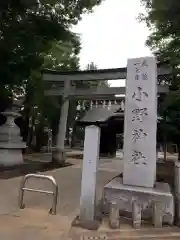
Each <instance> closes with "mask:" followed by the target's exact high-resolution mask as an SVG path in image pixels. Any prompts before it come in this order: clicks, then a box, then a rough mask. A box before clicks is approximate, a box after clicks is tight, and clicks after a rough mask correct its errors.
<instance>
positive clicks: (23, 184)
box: [19, 174, 58, 215]
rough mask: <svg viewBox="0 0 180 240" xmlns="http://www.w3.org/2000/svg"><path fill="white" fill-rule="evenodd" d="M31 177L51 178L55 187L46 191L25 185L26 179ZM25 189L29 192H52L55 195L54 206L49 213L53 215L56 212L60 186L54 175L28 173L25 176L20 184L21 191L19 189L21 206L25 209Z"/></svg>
mask: <svg viewBox="0 0 180 240" xmlns="http://www.w3.org/2000/svg"><path fill="white" fill-rule="evenodd" d="M29 178H37V179H46V180H49V181H50V182H51V183H52V186H53V189H52V191H45V190H39V189H33V188H27V187H25V184H26V181H27V180H28V179H29ZM24 191H29V192H39V193H45V194H50V195H52V196H53V199H52V208H51V209H50V211H49V213H50V214H52V215H55V214H56V206H57V198H58V186H57V183H56V180H55V179H54V177H53V176H47V175H41V174H27V175H25V176H24V177H23V179H22V181H21V184H20V191H19V208H20V209H24V208H25V205H24V203H23V198H24Z"/></svg>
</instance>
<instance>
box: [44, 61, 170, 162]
mask: <svg viewBox="0 0 180 240" xmlns="http://www.w3.org/2000/svg"><path fill="white" fill-rule="evenodd" d="M170 74H171V68H169V67H166V66H165V65H162V64H158V76H161V77H163V76H167V75H170ZM126 75H127V69H126V68H115V69H98V70H85V71H69V72H60V71H54V70H48V69H47V70H44V71H43V80H44V81H46V82H50V83H52V84H53V83H54V84H57V83H58V84H59V85H60V88H51V89H48V90H46V91H45V95H46V96H62V106H61V114H60V121H59V132H58V137H57V144H56V153H57V155H56V159H57V160H58V162H62V161H65V150H64V141H65V135H66V126H67V117H68V109H69V100H70V99H72V98H77V99H93V100H96V99H101V100H102V99H107V100H108V99H111V100H115V99H116V95H120V94H125V90H126V89H125V87H104V86H103V87H94V88H90V89H80V88H76V87H74V86H73V85H72V83H73V82H74V81H98V80H99V81H102V80H104V81H105V80H120V79H121V80H122V79H126ZM167 91H168V86H167V85H158V93H159V94H161V93H165V92H167Z"/></svg>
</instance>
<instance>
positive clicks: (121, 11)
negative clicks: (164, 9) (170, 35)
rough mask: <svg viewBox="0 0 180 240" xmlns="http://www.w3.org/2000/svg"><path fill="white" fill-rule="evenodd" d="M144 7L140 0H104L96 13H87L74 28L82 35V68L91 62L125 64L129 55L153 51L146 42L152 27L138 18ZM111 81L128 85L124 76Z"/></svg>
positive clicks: (105, 65)
mask: <svg viewBox="0 0 180 240" xmlns="http://www.w3.org/2000/svg"><path fill="white" fill-rule="evenodd" d="M143 10H144V9H143V8H142V7H141V6H140V0H126V1H125V0H104V2H103V3H102V4H101V5H100V6H98V7H96V8H94V11H93V13H92V14H89V15H84V16H83V19H82V21H81V22H79V24H78V25H77V26H76V27H75V29H74V31H75V32H77V33H79V34H80V35H81V43H82V50H81V53H80V64H81V68H82V69H83V68H85V67H86V66H87V64H88V63H90V62H94V63H95V64H97V66H98V68H118V67H125V66H126V65H127V59H128V58H135V57H143V56H149V55H151V52H150V50H149V49H148V48H147V47H146V46H145V41H146V39H147V36H148V34H149V32H148V29H147V27H146V25H145V24H143V23H139V22H138V20H137V17H138V14H139V13H140V12H143ZM110 82H111V84H112V86H124V85H125V81H124V80H116V81H110Z"/></svg>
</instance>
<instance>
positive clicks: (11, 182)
mask: <svg viewBox="0 0 180 240" xmlns="http://www.w3.org/2000/svg"><path fill="white" fill-rule="evenodd" d="M69 162H71V163H72V164H73V165H72V166H70V167H66V168H61V169H56V170H53V171H50V172H46V173H43V174H47V175H53V176H54V177H55V179H56V181H57V183H58V186H59V199H58V206H57V215H56V216H51V215H49V214H48V210H49V208H50V206H51V198H50V196H44V195H42V194H38V193H29V192H27V193H25V198H24V202H25V204H26V208H25V209H23V210H19V209H18V204H17V202H18V201H17V200H18V191H19V184H20V180H21V178H20V177H18V178H12V179H7V180H0V190H1V194H0V239H2V240H20V239H22V240H32V239H33V240H36V239H38V240H41V239H43V240H48V239H51V240H59V239H62V240H70V239H72V240H88V239H100V240H101V239H111V240H115V239H154V238H156V239H169V240H170V239H180V230H179V228H176V227H174V228H163V230H156V231H155V230H154V229H153V228H149V226H147V225H144V228H143V230H141V231H135V230H133V229H132V228H131V222H130V221H128V220H124V222H122V223H123V224H122V225H121V226H122V227H121V231H112V230H110V229H109V228H108V225H107V221H106V219H104V221H103V223H102V225H101V227H100V228H99V230H98V231H95V232H93V231H87V230H82V229H79V228H72V227H71V223H72V220H73V219H74V218H75V217H76V216H77V215H78V211H79V198H80V183H81V164H82V161H81V160H76V159H69ZM121 171H122V161H120V160H119V161H117V160H115V161H110V160H101V161H100V167H99V172H98V178H97V196H98V198H99V197H100V195H101V192H102V189H103V186H104V185H105V184H106V183H107V182H108V181H109V180H111V179H112V178H113V177H115V176H116V175H117V174H119V173H120V172H121ZM27 185H28V186H29V187H33V188H34V187H35V188H42V189H50V187H51V186H50V184H49V182H45V181H37V180H36V181H34V180H29V181H28V183H27ZM150 234H151V236H150Z"/></svg>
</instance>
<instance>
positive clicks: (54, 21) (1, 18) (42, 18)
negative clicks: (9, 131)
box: [0, 0, 101, 86]
mask: <svg viewBox="0 0 180 240" xmlns="http://www.w3.org/2000/svg"><path fill="white" fill-rule="evenodd" d="M100 2H101V0H89V1H84V0H72V1H65V0H59V1H58V0H3V1H1V2H0V35H1V38H0V78H1V85H5V84H9V85H11V86H13V85H15V84H21V83H22V81H23V80H24V79H27V78H28V77H29V76H30V74H31V71H32V70H37V69H39V68H41V67H42V65H43V63H44V56H45V55H46V53H47V52H48V51H49V49H51V48H53V47H57V45H60V44H61V43H62V42H68V41H69V40H71V39H74V34H73V33H72V32H71V31H70V27H71V26H72V25H73V24H76V23H77V22H78V21H79V20H80V18H81V15H82V13H84V12H86V11H90V10H92V8H93V6H94V5H96V4H99V3H100ZM52 42H53V45H52ZM54 42H55V44H54Z"/></svg>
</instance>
